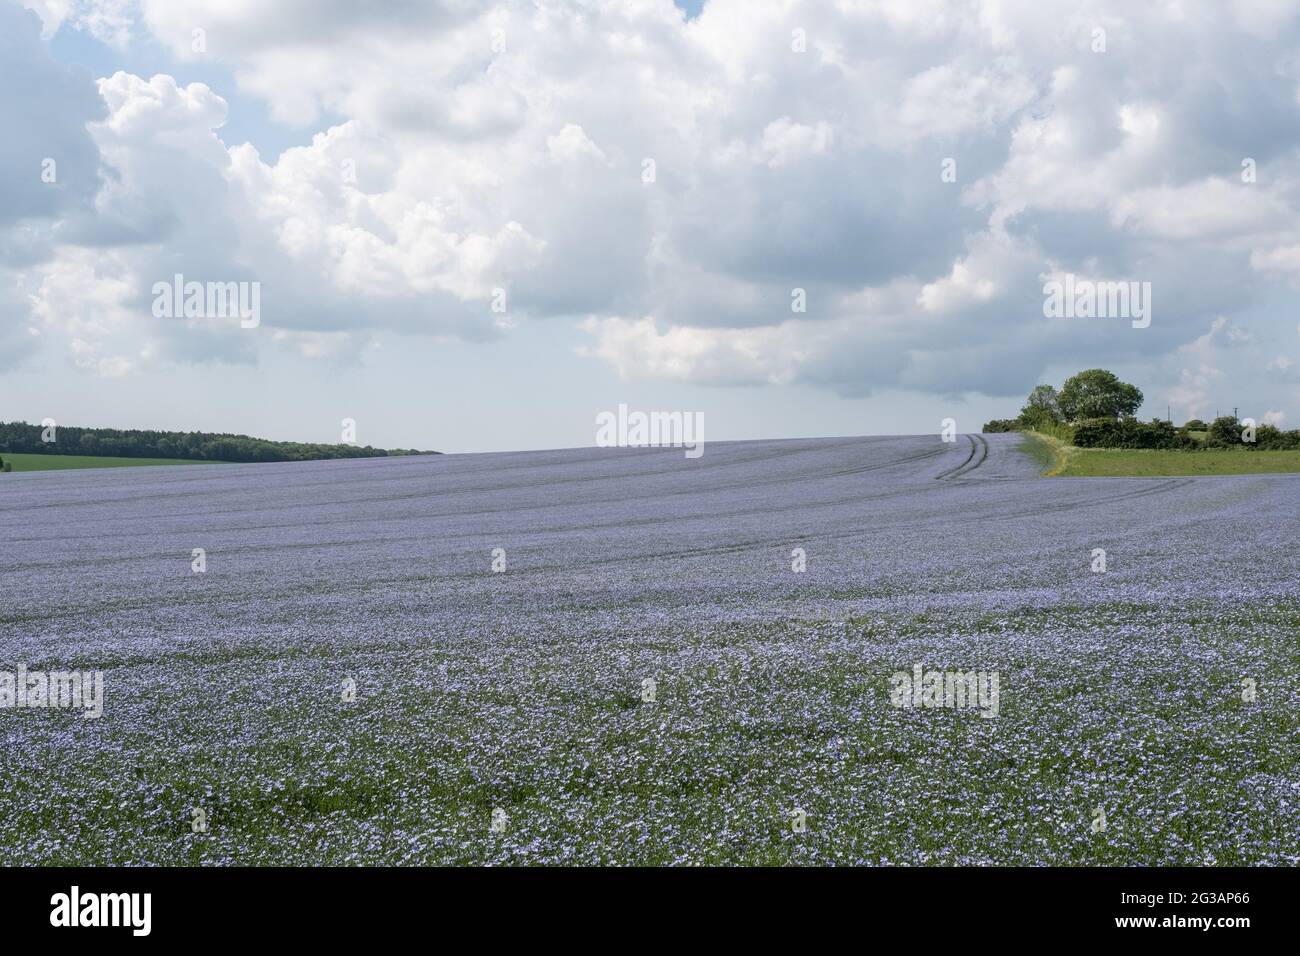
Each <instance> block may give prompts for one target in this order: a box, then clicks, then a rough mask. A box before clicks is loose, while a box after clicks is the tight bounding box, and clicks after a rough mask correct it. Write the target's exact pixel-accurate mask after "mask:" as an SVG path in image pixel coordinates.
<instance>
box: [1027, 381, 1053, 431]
mask: <svg viewBox="0 0 1300 956" xmlns="http://www.w3.org/2000/svg"><path fill="white" fill-rule="evenodd" d="M1020 418H1021V420H1022V421H1025V422H1030V423H1032V422H1038V421H1042V420H1043V419H1048V420H1050V421H1053V422H1059V421H1060V420H1061V399H1060V396H1059V395H1057V394H1056V389H1054V388H1052V386H1050V385H1035V386H1034V390H1033V391H1032V392H1030V393H1029V398H1028V399H1027V400H1026V401H1025V407H1024V408H1022V409H1020Z"/></svg>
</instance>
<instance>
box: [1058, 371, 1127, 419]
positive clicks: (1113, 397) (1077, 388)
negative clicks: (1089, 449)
mask: <svg viewBox="0 0 1300 956" xmlns="http://www.w3.org/2000/svg"><path fill="white" fill-rule="evenodd" d="M1035 391H1037V390H1036V389H1035ZM1141 404H1142V390H1141V389H1140V388H1138V387H1137V386H1136V385H1130V384H1128V383H1127V382H1121V381H1120V380H1119V379H1118V378H1117V377H1116V376H1115V374H1114V373H1113V372H1108V371H1106V370H1105V369H1104V368H1090V369H1088V370H1087V371H1086V372H1080V373H1079V374H1078V375H1075V376H1074V377H1073V378H1069V379H1066V381H1065V384H1064V385H1062V386H1061V394H1060V396H1059V405H1060V410H1061V414H1062V415H1063V416H1065V418H1066V420H1068V421H1072V422H1077V421H1081V420H1083V419H1085V418H1127V417H1130V416H1132V415H1133V414H1134V413H1135V412H1136V411H1137V410H1138V408H1139V407H1140V406H1141Z"/></svg>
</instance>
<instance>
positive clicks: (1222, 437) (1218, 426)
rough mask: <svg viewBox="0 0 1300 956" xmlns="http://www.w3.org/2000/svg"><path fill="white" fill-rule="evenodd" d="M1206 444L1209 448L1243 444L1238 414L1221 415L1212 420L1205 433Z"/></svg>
mask: <svg viewBox="0 0 1300 956" xmlns="http://www.w3.org/2000/svg"><path fill="white" fill-rule="evenodd" d="M1205 444H1206V446H1207V447H1209V448H1232V447H1234V446H1236V445H1241V444H1243V442H1242V440H1241V422H1239V421H1237V416H1236V415H1220V416H1219V417H1218V418H1216V419H1215V420H1214V421H1212V422H1210V427H1209V430H1208V431H1207V432H1206V435H1205Z"/></svg>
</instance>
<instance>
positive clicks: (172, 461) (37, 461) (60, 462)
mask: <svg viewBox="0 0 1300 956" xmlns="http://www.w3.org/2000/svg"><path fill="white" fill-rule="evenodd" d="M0 458H3V459H4V460H5V462H6V463H7V464H12V465H13V469H14V471H58V470H62V469H65V468H130V467H133V466H139V465H216V464H220V462H214V461H199V460H197V459H193V458H112V457H109V456H107V455H33V454H30V453H26V452H4V453H2V454H0Z"/></svg>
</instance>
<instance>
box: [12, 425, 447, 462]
mask: <svg viewBox="0 0 1300 956" xmlns="http://www.w3.org/2000/svg"><path fill="white" fill-rule="evenodd" d="M45 431H46V429H45V428H43V427H42V426H40V425H29V424H27V423H26V422H0V452H6V451H9V452H30V453H34V454H38V455H105V456H113V457H119V458H193V459H198V460H200V461H314V460H317V459H321V458H384V457H387V456H390V455H436V454H438V453H437V452H434V451H416V450H414V449H410V448H393V449H384V448H371V447H370V446H369V445H366V446H364V447H358V446H356V445H321V444H316V443H312V442H296V441H268V440H267V439H265V438H252V437H250V436H248V435H228V434H214V433H212V432H160V431H153V430H152V429H146V430H137V429H125V430H123V429H117V428H78V427H76V426H75V425H59V426H57V427H56V428H53V437H54V441H42V440H41V437H42V433H43V432H45Z"/></svg>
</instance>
